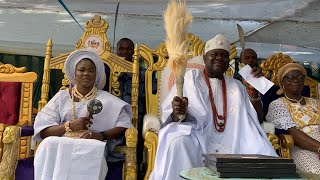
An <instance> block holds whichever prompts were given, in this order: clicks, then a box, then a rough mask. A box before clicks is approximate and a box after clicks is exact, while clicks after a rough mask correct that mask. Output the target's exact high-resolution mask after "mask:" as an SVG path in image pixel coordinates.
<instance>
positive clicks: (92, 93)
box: [71, 85, 97, 120]
mask: <svg viewBox="0 0 320 180" xmlns="http://www.w3.org/2000/svg"><path fill="white" fill-rule="evenodd" d="M96 92H97V88H96V87H95V86H93V88H92V89H91V91H90V92H89V93H88V94H86V95H82V94H81V93H80V92H79V91H78V88H77V85H75V86H74V87H73V88H72V90H71V99H72V119H73V120H74V119H75V106H74V97H76V98H78V99H79V100H80V101H81V102H84V101H86V100H91V99H94V98H95V97H96Z"/></svg>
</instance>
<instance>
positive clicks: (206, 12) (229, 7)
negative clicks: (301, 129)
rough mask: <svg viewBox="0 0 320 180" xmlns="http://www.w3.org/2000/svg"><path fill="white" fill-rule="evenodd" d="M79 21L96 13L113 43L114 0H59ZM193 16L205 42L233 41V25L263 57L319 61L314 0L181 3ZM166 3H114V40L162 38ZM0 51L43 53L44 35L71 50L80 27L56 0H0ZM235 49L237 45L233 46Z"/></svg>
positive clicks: (319, 24)
mask: <svg viewBox="0 0 320 180" xmlns="http://www.w3.org/2000/svg"><path fill="white" fill-rule="evenodd" d="M64 2H65V4H66V5H67V6H68V8H69V9H70V10H71V12H72V13H73V15H74V16H75V18H76V19H77V20H78V21H79V23H80V25H82V26H83V27H84V24H85V22H86V21H87V20H88V19H90V18H91V17H93V15H94V14H99V15H101V16H102V18H104V19H106V20H107V21H108V23H109V25H110V26H109V30H108V34H107V35H108V39H109V41H110V42H113V30H114V18H115V9H116V4H117V2H118V1H114V0H93V1H85V0H64ZM187 4H188V7H189V8H190V10H191V12H192V14H193V15H194V17H195V19H194V22H193V23H192V26H191V28H190V30H189V32H191V33H194V34H195V35H197V36H199V37H200V38H201V39H202V40H204V41H206V40H208V39H210V38H212V37H213V36H214V35H215V34H218V33H222V34H224V35H225V36H226V37H227V38H228V39H230V40H231V41H233V42H235V41H237V40H238V33H237V29H236V24H237V23H239V24H240V25H241V26H242V27H243V29H244V31H245V35H246V46H247V47H251V48H254V49H256V50H257V51H258V56H259V57H260V58H267V57H268V56H269V55H270V54H273V53H274V52H276V51H282V52H284V53H286V54H288V55H290V56H292V57H293V58H294V59H295V60H300V61H320V58H318V57H319V55H320V43H318V42H320V36H319V35H320V34H319V33H320V31H319V29H320V20H319V18H318V17H319V15H320V13H319V12H320V2H319V1H317V0H313V1H312V0H305V1H297V0H282V1H279V0H269V1H264V0H215V1H198V0H189V1H187ZM165 8H166V1H160V0H126V1H125V2H122V1H121V2H120V8H119V17H118V22H117V29H116V38H115V40H116V41H117V40H119V39H120V38H122V37H129V38H131V39H133V40H134V42H136V43H139V44H142V43H143V44H147V45H148V46H150V47H151V48H155V47H156V45H158V44H159V43H160V42H161V41H163V40H164V37H165V32H164V29H163V20H162V13H163V11H164V10H165ZM0 14H1V15H0V28H1V31H0V52H1V53H12V54H27V55H38V56H44V53H45V44H46V42H47V39H48V38H49V37H50V38H52V39H53V43H54V47H53V48H54V53H55V54H54V55H57V54H58V53H63V52H68V51H70V50H72V49H74V46H75V44H76V42H77V40H78V38H79V37H80V36H81V34H82V29H81V28H80V27H79V26H78V25H77V24H76V23H75V22H74V20H73V19H72V18H71V17H70V15H69V14H68V13H67V12H66V11H65V10H64V9H63V7H62V6H61V5H60V4H59V2H58V1H52V0H51V1H49V0H0ZM239 48H240V47H239Z"/></svg>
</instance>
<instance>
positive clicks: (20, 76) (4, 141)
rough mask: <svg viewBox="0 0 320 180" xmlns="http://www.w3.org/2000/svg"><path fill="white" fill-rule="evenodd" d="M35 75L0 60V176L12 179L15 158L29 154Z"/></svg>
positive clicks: (21, 157) (16, 159)
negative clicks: (1, 62) (0, 62)
mask: <svg viewBox="0 0 320 180" xmlns="http://www.w3.org/2000/svg"><path fill="white" fill-rule="evenodd" d="M36 79H37V74H36V73H34V72H26V68H25V67H21V68H16V67H14V66H13V65H10V64H0V89H1V90H0V97H1V100H0V104H1V105H0V108H1V119H0V121H1V123H0V158H1V161H0V179H14V177H15V170H16V167H17V164H18V166H19V163H18V162H17V161H18V160H21V161H24V160H26V159H27V158H28V157H29V156H30V153H31V152H30V150H31V149H30V145H31V136H32V135H33V128H32V100H33V99H32V98H33V85H34V82H35V80H36ZM22 168H23V167H22ZM18 175H19V174H18Z"/></svg>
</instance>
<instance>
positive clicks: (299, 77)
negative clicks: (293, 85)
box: [284, 75, 306, 82]
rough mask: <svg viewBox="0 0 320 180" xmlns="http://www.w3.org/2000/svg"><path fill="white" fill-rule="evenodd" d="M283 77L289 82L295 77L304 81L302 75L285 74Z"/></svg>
mask: <svg viewBox="0 0 320 180" xmlns="http://www.w3.org/2000/svg"><path fill="white" fill-rule="evenodd" d="M284 78H286V79H287V80H288V81H289V82H293V81H294V80H295V79H297V80H298V81H304V79H305V78H306V77H305V76H304V75H298V76H293V75H289V76H285V77H284Z"/></svg>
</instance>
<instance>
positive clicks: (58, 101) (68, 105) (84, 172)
mask: <svg viewBox="0 0 320 180" xmlns="http://www.w3.org/2000/svg"><path fill="white" fill-rule="evenodd" d="M96 99H98V100H100V101H101V103H102V105H103V109H102V111H101V112H100V113H98V114H95V115H93V120H92V122H93V124H92V125H91V127H89V130H90V131H92V132H96V133H98V132H101V131H106V130H108V129H111V128H114V127H125V128H131V127H133V125H132V123H131V119H132V112H131V106H130V105H129V104H127V103H126V102H124V101H122V100H121V99H119V98H117V97H115V96H113V95H111V94H110V93H108V92H106V91H102V90H98V91H97V93H96ZM88 102H89V101H85V102H76V103H75V118H78V117H83V116H87V114H88V112H87V103H88ZM71 112H72V100H71V97H70V95H69V92H68V91H67V90H61V91H59V92H58V93H57V94H56V95H55V96H54V97H53V98H52V99H51V100H50V101H49V102H48V104H46V106H45V107H44V108H43V109H42V110H41V111H40V112H39V113H38V115H37V117H36V119H35V124H34V129H35V133H34V139H35V141H42V139H41V137H40V132H41V131H42V130H43V129H45V128H47V127H50V126H53V125H59V124H64V123H65V122H66V121H69V120H71V119H72V114H71ZM122 141H123V138H119V139H112V140H108V142H107V141H105V142H102V141H98V140H93V139H71V138H67V137H47V138H46V139H44V140H43V142H41V143H40V145H39V147H38V149H37V152H36V155H35V160H34V168H35V180H52V179H53V180H64V179H65V180H67V179H68V180H73V179H74V180H76V179H77V180H78V179H85V180H86V179H104V178H105V176H106V174H107V171H108V167H107V162H106V160H107V161H112V162H114V161H119V160H123V159H124V156H123V155H119V154H117V153H115V152H114V147H115V146H116V145H117V144H120V143H121V142H122ZM106 157H107V159H106Z"/></svg>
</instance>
